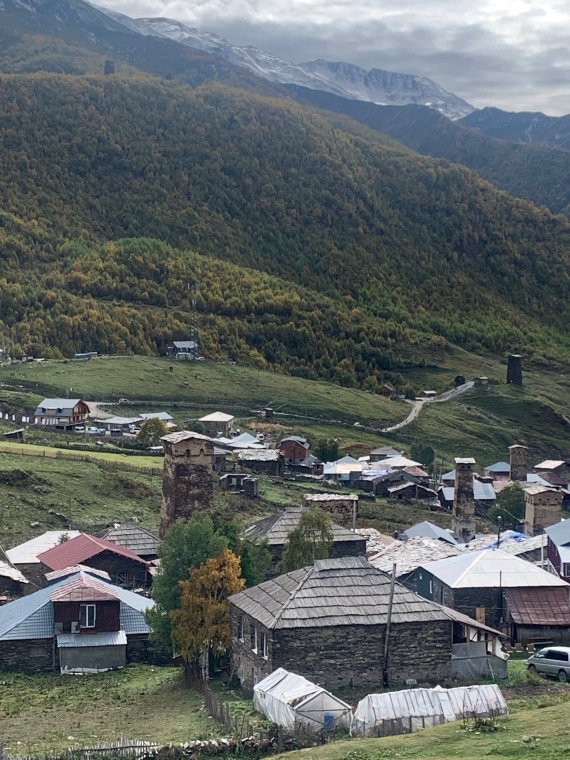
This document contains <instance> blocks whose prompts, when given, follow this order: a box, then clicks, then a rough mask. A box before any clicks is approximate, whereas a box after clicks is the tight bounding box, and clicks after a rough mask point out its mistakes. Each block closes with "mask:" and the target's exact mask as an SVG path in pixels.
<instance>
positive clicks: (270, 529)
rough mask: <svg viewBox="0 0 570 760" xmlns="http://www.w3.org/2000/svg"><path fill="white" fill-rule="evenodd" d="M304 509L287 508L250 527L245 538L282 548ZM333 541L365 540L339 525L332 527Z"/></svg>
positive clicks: (361, 541) (297, 523) (363, 542)
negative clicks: (264, 541)
mask: <svg viewBox="0 0 570 760" xmlns="http://www.w3.org/2000/svg"><path fill="white" fill-rule="evenodd" d="M304 511H306V507H287V508H286V509H285V511H284V512H279V513H278V514H275V515H271V516H270V517H266V518H264V519H263V520H258V521H257V522H255V523H253V525H250V526H249V527H248V528H247V529H246V531H245V536H246V538H250V539H252V540H254V541H263V540H266V541H267V543H268V545H269V546H283V545H284V544H285V543H286V541H287V537H288V536H289V533H290V532H291V531H292V530H294V529H295V528H296V527H297V526H298V525H299V520H300V519H301V515H302V514H303V512H304ZM332 531H333V541H335V542H337V541H358V542H360V543H362V544H365V543H366V539H365V538H364V537H363V536H360V535H358V533H352V531H350V530H348V529H347V528H343V527H342V526H340V525H335V524H334V523H333V525H332Z"/></svg>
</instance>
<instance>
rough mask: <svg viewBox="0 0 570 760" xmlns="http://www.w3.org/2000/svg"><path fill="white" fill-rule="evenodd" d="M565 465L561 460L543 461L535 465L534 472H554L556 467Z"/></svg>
mask: <svg viewBox="0 0 570 760" xmlns="http://www.w3.org/2000/svg"><path fill="white" fill-rule="evenodd" d="M563 464H565V463H564V461H563V460H561V459H545V460H544V462H541V463H540V464H537V465H536V467H535V468H534V469H535V470H555V469H556V468H557V467H560V466H561V465H563Z"/></svg>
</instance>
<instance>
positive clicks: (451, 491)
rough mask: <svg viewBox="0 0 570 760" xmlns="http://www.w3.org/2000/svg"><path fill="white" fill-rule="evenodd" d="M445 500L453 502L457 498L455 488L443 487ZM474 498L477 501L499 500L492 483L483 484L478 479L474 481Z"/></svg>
mask: <svg viewBox="0 0 570 760" xmlns="http://www.w3.org/2000/svg"><path fill="white" fill-rule="evenodd" d="M440 490H441V491H443V498H444V499H445V500H446V501H453V498H454V496H455V488H454V487H453V486H443V487H442V488H441V489H440ZM473 496H474V497H475V500H476V501H494V500H495V499H496V498H497V494H496V492H495V489H494V488H493V484H492V483H481V481H480V480H477V479H476V478H474V479H473Z"/></svg>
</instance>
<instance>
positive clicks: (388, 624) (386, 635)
mask: <svg viewBox="0 0 570 760" xmlns="http://www.w3.org/2000/svg"><path fill="white" fill-rule="evenodd" d="M395 587H396V563H395V562H394V563H393V565H392V578H391V581H390V597H389V599H388V616H387V618H386V632H385V633H384V664H383V668H382V675H383V682H384V686H385V687H388V686H389V683H388V644H389V642H390V628H391V627H392V605H393V603H394V590H395Z"/></svg>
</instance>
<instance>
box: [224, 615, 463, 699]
mask: <svg viewBox="0 0 570 760" xmlns="http://www.w3.org/2000/svg"><path fill="white" fill-rule="evenodd" d="M241 617H242V615H241V613H239V611H237V610H235V608H232V647H233V651H232V662H233V665H234V668H235V669H236V672H237V675H238V677H239V678H240V680H241V682H242V684H243V685H244V686H245V687H246V688H248V689H252V688H253V685H254V684H255V683H256V682H258V681H259V680H261V678H263V677H265V676H266V675H268V674H269V673H272V672H273V671H274V670H275V669H276V668H279V667H283V668H286V669H287V670H290V671H292V672H294V673H299V674H300V675H303V676H305V678H308V679H309V680H312V681H315V682H317V683H319V684H320V685H321V686H324V687H325V688H328V689H335V688H338V687H342V686H358V688H366V689H370V690H373V689H378V688H380V687H381V686H382V682H383V659H384V658H383V655H384V635H385V626H367V625H362V626H354V625H347V626H344V625H343V626H336V627H323V628H313V629H310V628H309V629H308V628H300V629H293V630H277V631H268V630H267V629H265V628H263V626H260V625H259V623H255V622H254V621H253V620H252V619H251V618H249V617H248V616H246V615H243V618H244V628H243V633H244V636H243V641H241V640H240V631H241V628H240V618H241ZM254 628H257V632H258V634H257V635H258V645H259V643H260V641H261V634H262V633H264V634H266V635H267V637H268V656H267V659H264V658H263V656H262V654H261V652H260V648H259V646H258V652H257V653H255V652H253V651H252V646H253V640H254V639H253V633H252V631H253V629H254ZM451 645H452V622H451V620H449V621H447V620H446V621H441V622H429V623H417V624H412V623H407V624H397V625H393V627H392V634H391V639H390V646H389V654H388V679H389V683H390V686H395V685H398V684H404V683H405V682H406V680H407V679H416V680H417V681H418V682H424V681H425V682H429V683H437V682H439V681H442V680H445V679H448V678H449V677H450V676H451Z"/></svg>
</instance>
